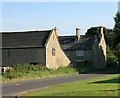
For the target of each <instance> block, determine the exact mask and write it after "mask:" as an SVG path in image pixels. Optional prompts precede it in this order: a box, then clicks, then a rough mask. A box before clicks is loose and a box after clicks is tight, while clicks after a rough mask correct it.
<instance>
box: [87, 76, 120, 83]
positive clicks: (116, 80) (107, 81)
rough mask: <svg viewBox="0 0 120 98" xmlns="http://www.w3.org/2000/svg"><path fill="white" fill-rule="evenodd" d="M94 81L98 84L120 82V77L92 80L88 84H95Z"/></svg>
mask: <svg viewBox="0 0 120 98" xmlns="http://www.w3.org/2000/svg"><path fill="white" fill-rule="evenodd" d="M93 83H97V84H101V83H120V77H118V78H113V79H109V80H103V81H96V82H91V83H88V84H93Z"/></svg>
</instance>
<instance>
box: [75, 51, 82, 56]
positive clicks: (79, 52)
mask: <svg viewBox="0 0 120 98" xmlns="http://www.w3.org/2000/svg"><path fill="white" fill-rule="evenodd" d="M76 55H77V56H84V50H77V51H76Z"/></svg>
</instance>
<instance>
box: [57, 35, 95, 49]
mask: <svg viewBox="0 0 120 98" xmlns="http://www.w3.org/2000/svg"><path fill="white" fill-rule="evenodd" d="M58 39H59V42H60V45H61V47H62V49H63V50H89V49H92V47H93V45H94V41H95V36H94V35H91V36H88V35H81V38H80V40H79V41H77V40H76V39H77V37H76V36H59V37H58Z"/></svg>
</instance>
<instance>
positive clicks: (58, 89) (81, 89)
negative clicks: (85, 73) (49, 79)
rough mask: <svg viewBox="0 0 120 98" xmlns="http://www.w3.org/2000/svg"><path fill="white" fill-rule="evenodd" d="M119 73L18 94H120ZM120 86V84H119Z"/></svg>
mask: <svg viewBox="0 0 120 98" xmlns="http://www.w3.org/2000/svg"><path fill="white" fill-rule="evenodd" d="M118 75H120V74H114V75H109V76H102V77H97V78H93V79H87V80H82V81H77V82H72V83H68V84H62V85H57V86H52V87H49V88H43V89H39V90H36V91H32V92H28V93H24V94H22V95H20V96H22V98H24V96H118V93H119V96H120V88H118V85H120V77H118ZM119 87H120V86H119Z"/></svg>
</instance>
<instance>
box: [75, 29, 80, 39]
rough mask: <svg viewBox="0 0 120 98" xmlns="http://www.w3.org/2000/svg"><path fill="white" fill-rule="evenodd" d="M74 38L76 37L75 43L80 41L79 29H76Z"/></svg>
mask: <svg viewBox="0 0 120 98" xmlns="http://www.w3.org/2000/svg"><path fill="white" fill-rule="evenodd" d="M76 37H77V41H79V40H80V29H79V28H76Z"/></svg>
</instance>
